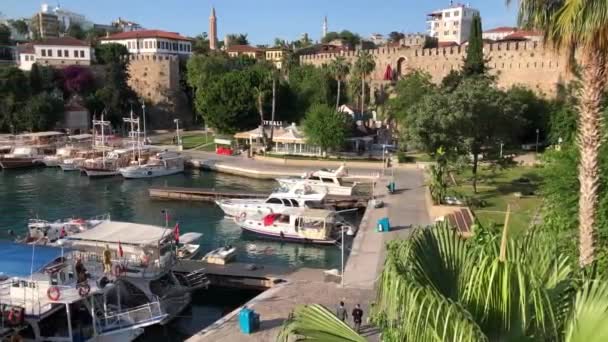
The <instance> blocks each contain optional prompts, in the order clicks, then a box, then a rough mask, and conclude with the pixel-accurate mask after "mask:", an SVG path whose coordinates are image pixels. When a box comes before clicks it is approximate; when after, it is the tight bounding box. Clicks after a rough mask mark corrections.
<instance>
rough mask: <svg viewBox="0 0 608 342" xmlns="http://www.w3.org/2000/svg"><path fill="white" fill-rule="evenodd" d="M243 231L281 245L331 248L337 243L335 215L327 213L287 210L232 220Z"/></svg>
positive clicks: (331, 212) (310, 210) (301, 209)
mask: <svg viewBox="0 0 608 342" xmlns="http://www.w3.org/2000/svg"><path fill="white" fill-rule="evenodd" d="M235 222H236V223H237V224H238V225H239V226H240V227H241V228H242V229H243V230H244V231H246V232H248V233H252V234H254V235H256V236H259V237H262V238H268V239H273V240H279V241H284V242H300V243H311V244H321V245H333V244H335V243H336V242H337V237H338V235H339V234H337V230H338V229H337V227H336V226H335V225H336V222H337V219H336V214H335V212H333V211H330V210H324V209H307V208H291V209H288V210H284V211H283V212H282V213H280V214H279V213H273V214H267V215H265V216H259V217H245V218H243V217H236V218H235Z"/></svg>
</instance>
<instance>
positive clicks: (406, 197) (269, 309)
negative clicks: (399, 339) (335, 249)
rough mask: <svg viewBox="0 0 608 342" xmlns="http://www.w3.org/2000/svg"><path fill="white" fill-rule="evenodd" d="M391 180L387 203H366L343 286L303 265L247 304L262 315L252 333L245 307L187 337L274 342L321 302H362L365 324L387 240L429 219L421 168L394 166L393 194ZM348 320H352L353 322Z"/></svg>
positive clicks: (380, 195)
mask: <svg viewBox="0 0 608 342" xmlns="http://www.w3.org/2000/svg"><path fill="white" fill-rule="evenodd" d="M390 179H391V178H390V177H382V178H381V179H380V180H379V181H378V182H377V184H378V186H377V187H376V188H377V189H376V198H377V199H378V200H381V201H383V203H384V206H383V207H382V208H374V207H372V206H368V209H367V210H366V213H365V215H364V218H363V220H362V222H361V225H360V229H359V231H358V233H357V236H356V237H355V240H354V242H353V247H352V251H351V253H350V256H349V257H348V259H347V263H346V266H345V272H344V287H342V286H341V285H340V284H339V283H334V282H325V277H324V275H323V270H317V269H300V270H295V271H293V272H287V273H282V274H281V278H282V279H284V280H285V282H283V283H279V284H277V285H275V286H273V287H271V288H270V289H269V290H266V291H265V292H263V293H262V294H260V295H259V296H257V297H256V298H254V299H252V300H251V301H249V302H248V303H246V304H245V306H247V307H248V308H250V309H253V310H255V311H256V312H257V313H259V314H260V319H261V325H260V330H259V331H257V332H255V333H253V334H250V335H245V334H243V333H241V332H240V330H239V326H238V312H239V310H240V309H241V308H242V307H241V308H237V309H236V310H234V311H233V312H232V313H230V314H229V315H227V316H225V317H224V318H222V319H221V320H219V321H217V322H215V323H214V324H212V325H211V326H209V327H207V328H205V329H204V330H202V331H200V332H199V333H197V334H195V335H194V336H192V337H191V338H190V339H189V341H192V342H207V341H209V342H211V341H220V340H221V341H274V340H276V337H277V336H278V334H279V332H280V330H281V326H282V324H283V322H284V321H285V320H286V319H287V317H288V315H289V314H290V313H291V312H292V310H293V309H294V308H295V307H296V306H297V305H301V304H313V303H319V304H323V305H325V306H327V307H328V308H330V309H331V310H334V308H335V307H336V306H337V304H338V303H339V302H340V301H341V300H342V301H344V302H345V303H346V306H347V309H348V310H349V311H350V310H352V308H353V307H354V305H355V304H361V306H362V308H363V310H364V322H365V321H366V319H367V317H368V314H369V307H370V304H371V303H372V302H373V301H374V297H375V285H376V282H377V279H378V277H379V276H380V274H381V272H382V266H383V263H384V259H385V256H386V252H385V244H386V243H387V242H388V241H390V240H393V239H400V238H407V237H408V236H409V235H410V234H411V232H412V229H413V227H416V226H419V225H427V224H429V223H431V218H430V216H429V210H428V206H427V203H428V202H427V197H426V196H427V195H426V187H425V186H424V177H423V174H422V170H418V169H400V168H396V169H395V170H394V179H395V182H396V185H397V191H396V192H395V193H394V194H390V195H389V194H388V191H387V189H386V187H385V185H387V184H388V182H389V181H390ZM386 216H388V217H389V219H390V222H391V228H392V229H393V230H392V231H390V232H387V233H379V232H377V230H376V224H377V220H378V219H380V218H382V217H386ZM349 314H350V312H349ZM349 323H350V324H352V321H349ZM362 335H363V336H365V337H367V338H368V340H369V341H378V340H379V336H378V333H377V331H376V330H374V329H373V328H371V327H369V326H365V324H364V327H363V331H362Z"/></svg>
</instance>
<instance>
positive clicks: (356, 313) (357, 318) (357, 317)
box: [352, 304, 363, 332]
mask: <svg viewBox="0 0 608 342" xmlns="http://www.w3.org/2000/svg"><path fill="white" fill-rule="evenodd" d="M352 315H353V321H354V322H355V331H357V332H359V330H360V329H361V321H362V319H363V310H361V306H360V305H359V304H357V305H355V308H354V309H353V313H352Z"/></svg>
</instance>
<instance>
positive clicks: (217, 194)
mask: <svg viewBox="0 0 608 342" xmlns="http://www.w3.org/2000/svg"><path fill="white" fill-rule="evenodd" d="M148 193H149V195H150V197H151V198H154V199H165V200H180V201H200V202H215V201H216V200H219V199H224V198H252V199H264V198H267V197H268V194H265V193H260V192H240V191H225V190H223V191H220V190H216V189H205V188H181V187H161V188H149V189H148ZM325 200H326V202H327V203H328V204H329V205H331V206H333V207H335V208H336V209H350V208H365V207H366V206H367V202H368V200H369V196H363V195H360V196H335V195H328V196H327V197H326V198H325Z"/></svg>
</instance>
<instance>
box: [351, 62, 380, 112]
mask: <svg viewBox="0 0 608 342" xmlns="http://www.w3.org/2000/svg"><path fill="white" fill-rule="evenodd" d="M375 67H376V62H375V61H374V57H372V55H371V54H370V53H369V52H367V51H366V50H361V52H359V58H358V59H357V61H356V62H355V70H357V73H359V75H361V114H363V107H364V106H365V76H366V75H368V74H369V73H371V72H372V71H374V68H375Z"/></svg>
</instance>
